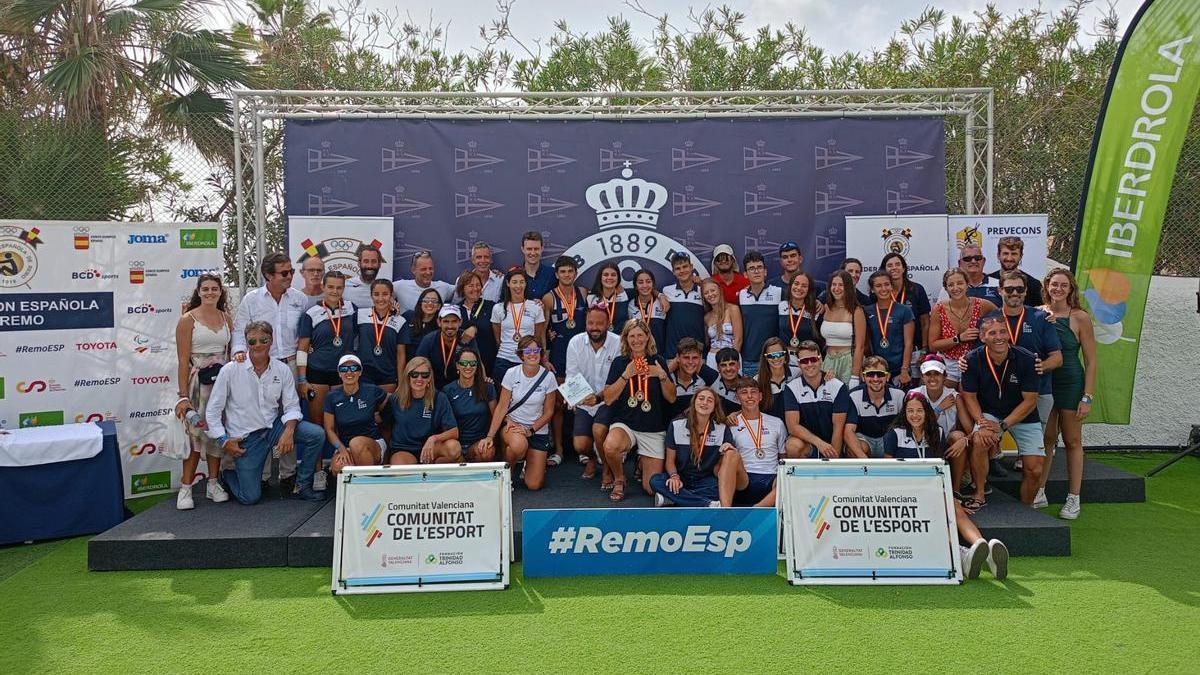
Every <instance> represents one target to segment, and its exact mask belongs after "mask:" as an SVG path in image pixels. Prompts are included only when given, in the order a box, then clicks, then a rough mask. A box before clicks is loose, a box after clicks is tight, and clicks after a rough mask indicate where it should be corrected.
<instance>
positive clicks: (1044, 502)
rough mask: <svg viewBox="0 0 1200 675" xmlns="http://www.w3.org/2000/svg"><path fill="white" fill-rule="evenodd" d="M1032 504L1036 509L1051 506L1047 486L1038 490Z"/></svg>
mask: <svg viewBox="0 0 1200 675" xmlns="http://www.w3.org/2000/svg"><path fill="white" fill-rule="evenodd" d="M1030 506H1032V507H1033V508H1035V509H1044V508H1046V507H1047V506H1050V501H1049V500H1048V499H1046V488H1041V489H1039V490H1038V491H1037V496H1035V497H1034V498H1033V504H1031V505H1030ZM1064 508H1065V507H1064Z"/></svg>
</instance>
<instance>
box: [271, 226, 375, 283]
mask: <svg viewBox="0 0 1200 675" xmlns="http://www.w3.org/2000/svg"><path fill="white" fill-rule="evenodd" d="M395 222H396V221H395V219H394V218H392V217H390V216H389V217H377V216H288V258H290V259H291V261H292V263H293V264H294V265H295V267H296V269H297V270H299V269H300V265H301V264H302V263H303V262H304V261H305V260H307V259H308V258H309V257H311V256H314V255H315V256H319V257H320V258H321V260H322V261H323V262H324V263H325V271H326V272H333V271H338V272H342V273H344V274H346V275H347V276H351V277H357V276H358V250H359V248H361V247H363V246H375V247H376V248H378V249H379V250H380V252H381V253H382V255H383V263H382V264H381V265H380V266H379V276H378V278H380V279H392V278H394V277H393V276H392V262H393V261H392V259H391V256H392V251H393V250H394V249H393V247H392V241H393V232H392V228H393V227H394V226H395ZM292 285H293V286H295V287H296V288H303V287H304V278H303V276H302V275H301V274H300V273H299V272H297V273H296V275H295V277H293V281H292Z"/></svg>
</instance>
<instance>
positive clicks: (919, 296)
mask: <svg viewBox="0 0 1200 675" xmlns="http://www.w3.org/2000/svg"><path fill="white" fill-rule="evenodd" d="M909 284H910V286H909V288H905V289H903V290H898V291H896V295H895V298H896V302H899V303H900V304H903V305H907V306H908V308H909V309H911V310H912V313H913V316H914V317H915V318H917V319H920V318H921V317H923V316H928V315H929V313H930V312H931V311H933V308H932V307H931V306H930V304H929V294H928V293H926V292H925V287H924V286H922V285H921V284H918V283H917V282H915V281H910V282H909ZM869 303H871V304H874V303H875V294H874V293H872V294H871V297H870V299H869ZM922 344H924V343H923V342H922V341H921V322H920V321H917V322H916V323H915V324H913V348H914V349H916V348H918V347H920V346H921V345H922Z"/></svg>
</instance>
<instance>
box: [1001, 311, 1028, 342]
mask: <svg viewBox="0 0 1200 675" xmlns="http://www.w3.org/2000/svg"><path fill="white" fill-rule="evenodd" d="M1023 323H1025V307H1021V314H1020V316H1018V317H1017V325H1016V326H1009V325H1008V316H1007V315H1006V316H1005V317H1004V329H1005V330H1006V331H1008V341H1009V343H1010V344H1014V345H1015V344H1017V338H1019V337H1021V324H1023Z"/></svg>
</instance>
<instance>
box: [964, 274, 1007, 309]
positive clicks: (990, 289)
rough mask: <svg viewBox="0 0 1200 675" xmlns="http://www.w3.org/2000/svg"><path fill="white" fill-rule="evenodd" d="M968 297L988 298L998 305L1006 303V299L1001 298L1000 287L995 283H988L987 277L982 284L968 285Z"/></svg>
mask: <svg viewBox="0 0 1200 675" xmlns="http://www.w3.org/2000/svg"><path fill="white" fill-rule="evenodd" d="M967 297H969V298H979V299H980V300H987V301H989V302H991V303H992V304H993V305H995V306H997V307H999V306H1001V305H1003V304H1004V301H1003V300H1001V299H1000V287H999V286H997V285H996V284H994V283H993V284H991V285H988V283H987V278H986V277H985V278H984V284H983V285H981V286H970V285H968V286H967Z"/></svg>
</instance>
